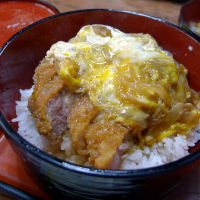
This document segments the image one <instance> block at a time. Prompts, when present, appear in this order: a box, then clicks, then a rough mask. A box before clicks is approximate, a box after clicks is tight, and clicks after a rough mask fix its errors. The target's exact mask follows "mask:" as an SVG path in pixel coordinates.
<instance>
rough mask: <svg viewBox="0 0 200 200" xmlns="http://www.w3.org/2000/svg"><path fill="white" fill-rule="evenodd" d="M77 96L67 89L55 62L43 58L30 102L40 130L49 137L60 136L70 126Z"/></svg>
mask: <svg viewBox="0 0 200 200" xmlns="http://www.w3.org/2000/svg"><path fill="white" fill-rule="evenodd" d="M76 97H77V95H73V94H71V93H69V92H68V91H67V88H66V86H65V83H64V81H63V80H62V79H60V77H59V76H58V74H57V72H56V69H55V64H54V63H52V62H50V60H47V59H43V60H42V62H41V63H40V64H39V66H38V67H37V68H36V70H35V75H34V90H33V93H32V96H31V97H30V98H29V102H28V109H29V110H30V112H31V113H32V116H33V117H34V118H35V119H36V121H37V125H36V126H37V129H38V132H39V133H40V134H42V135H45V136H48V137H49V138H57V137H60V136H61V135H62V133H63V132H64V131H65V130H66V129H67V128H68V126H67V115H68V113H69V107H70V106H71V104H72V103H73V102H74V99H75V98H76Z"/></svg>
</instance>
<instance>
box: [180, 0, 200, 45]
mask: <svg viewBox="0 0 200 200" xmlns="http://www.w3.org/2000/svg"><path fill="white" fill-rule="evenodd" d="M197 1H199V0H190V1H188V2H186V3H184V4H183V5H182V6H181V9H180V13H179V24H180V27H183V26H186V27H187V29H188V30H189V31H190V32H188V33H189V34H190V35H191V36H192V37H193V38H195V39H196V40H197V41H198V42H199V43H200V34H199V33H197V32H196V31H195V30H194V29H193V28H191V27H190V25H189V24H188V22H186V21H185V18H184V16H183V10H184V9H186V7H187V6H188V5H189V4H191V3H195V2H197Z"/></svg>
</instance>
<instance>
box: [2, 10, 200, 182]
mask: <svg viewBox="0 0 200 200" xmlns="http://www.w3.org/2000/svg"><path fill="white" fill-rule="evenodd" d="M98 11H106V12H123V13H130V14H133V15H137V16H142V17H147V18H150V19H153V20H157V21H159V22H162V23H165V24H167V25H169V26H172V27H173V28H176V29H178V30H179V31H181V32H183V33H184V34H186V35H188V36H189V37H191V38H192V39H193V40H195V41H196V42H198V40H196V38H193V37H192V35H190V34H189V33H187V32H186V31H184V30H182V29H181V28H180V27H178V26H176V25H174V24H172V23H170V22H168V21H165V20H163V19H159V18H156V17H153V16H150V15H146V14H142V13H138V12H133V11H127V10H119V9H82V10H74V11H69V12H64V13H59V14H56V15H52V16H50V17H47V18H44V19H41V20H39V21H37V22H34V23H33V24H30V25H29V26H27V27H25V28H23V29H22V30H20V31H19V32H17V33H16V34H15V35H14V36H12V37H11V38H10V39H9V40H8V41H7V42H6V43H5V44H4V45H3V47H2V49H0V56H1V54H2V53H3V51H4V50H5V49H6V47H7V46H8V45H9V43H10V42H12V41H13V40H14V39H15V38H16V37H17V36H18V35H20V34H22V33H23V32H25V31H26V30H28V29H30V28H31V27H33V26H35V25H37V24H39V23H42V22H43V21H47V20H50V19H52V18H56V17H59V16H62V15H70V14H74V13H79V12H98ZM0 128H1V129H2V131H3V132H4V134H5V136H6V137H7V138H8V141H9V139H12V141H13V142H14V143H15V144H16V145H19V146H20V148H21V149H23V150H25V151H27V152H28V153H30V154H32V155H34V156H35V157H37V158H39V159H42V160H44V161H45V162H48V163H50V164H51V165H56V166H57V167H59V168H62V169H64V170H69V171H73V172H77V173H84V174H87V175H94V176H101V177H112V178H115V177H116V178H117V177H118V178H119V177H123V178H125V177H130V176H131V177H135V178H137V177H140V178H146V177H152V176H155V175H157V176H159V175H161V174H166V173H169V172H171V171H174V170H177V169H178V168H181V167H183V166H185V165H188V164H190V163H191V162H194V161H196V160H197V159H198V158H199V157H200V149H198V150H196V151H195V152H192V153H191V154H189V155H187V156H185V157H183V158H180V159H178V160H176V161H173V162H170V163H167V164H164V165H160V166H155V167H149V168H142V169H133V170H109V169H97V168H92V167H85V166H80V165H77V164H73V163H70V162H68V161H64V160H61V159H59V158H56V157H54V156H51V155H49V154H48V153H45V152H44V151H42V150H40V149H38V148H36V147H35V146H34V145H32V144H31V143H29V142H28V141H26V140H25V139H24V138H23V137H22V136H20V135H19V134H18V133H17V131H15V130H14V129H13V128H12V126H11V125H10V124H9V123H8V121H7V120H6V118H5V117H4V116H3V114H2V112H1V111H0ZM11 146H12V145H11Z"/></svg>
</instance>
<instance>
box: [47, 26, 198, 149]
mask: <svg viewBox="0 0 200 200" xmlns="http://www.w3.org/2000/svg"><path fill="white" fill-rule="evenodd" d="M47 58H49V59H52V58H53V62H55V63H56V65H57V66H58V69H59V76H60V77H61V78H62V79H63V80H65V82H66V84H67V85H68V86H69V88H71V90H72V91H73V92H75V93H84V94H87V95H88V96H89V99H90V101H91V103H92V104H93V105H94V106H96V107H98V108H99V110H100V111H101V114H100V115H99V116H98V118H106V119H115V120H116V121H117V122H121V123H122V124H123V125H124V126H126V127H128V128H129V129H130V131H132V133H133V134H134V135H136V136H137V137H138V139H139V141H140V142H141V143H146V144H149V145H151V144H153V143H154V142H156V141H159V140H162V139H163V138H164V137H167V136H169V135H171V134H173V133H176V132H178V133H180V134H185V135H186V134H188V133H189V132H190V131H191V129H193V128H194V127H195V126H196V125H197V123H198V121H199V118H200V112H199V110H198V109H197V108H196V107H197V103H198V101H199V96H198V95H197V94H196V92H195V91H193V90H192V89H190V87H189V86H188V82H187V78H186V75H187V69H186V68H185V67H184V66H183V65H181V64H178V63H177V62H176V61H175V60H174V59H173V57H172V55H170V53H168V52H166V51H163V50H162V49H161V48H160V47H159V46H158V44H157V42H156V41H155V39H154V38H152V37H151V36H150V35H149V34H125V33H123V32H121V31H119V30H117V29H114V28H112V27H109V26H103V25H92V26H85V27H83V28H82V29H81V30H80V31H79V32H78V34H77V36H76V37H75V38H73V39H72V40H70V41H69V42H58V43H56V44H54V45H53V46H52V48H51V49H50V51H49V52H48V53H47Z"/></svg>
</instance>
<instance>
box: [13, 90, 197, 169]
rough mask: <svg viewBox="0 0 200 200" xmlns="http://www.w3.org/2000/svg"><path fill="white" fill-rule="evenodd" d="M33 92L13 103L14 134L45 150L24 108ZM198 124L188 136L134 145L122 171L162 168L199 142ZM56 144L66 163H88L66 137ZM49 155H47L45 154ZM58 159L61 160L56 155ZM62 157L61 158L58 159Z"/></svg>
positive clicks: (47, 143) (44, 140) (24, 93)
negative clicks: (14, 116)
mask: <svg viewBox="0 0 200 200" xmlns="http://www.w3.org/2000/svg"><path fill="white" fill-rule="evenodd" d="M32 92H33V88H31V89H27V90H20V93H21V101H16V114H17V117H16V118H15V119H13V120H12V121H13V122H18V126H19V128H18V133H19V134H20V135H21V136H22V137H23V138H25V139H26V140H27V141H29V142H30V143H31V144H33V145H34V146H36V147H37V148H39V149H41V150H44V151H45V150H47V149H48V147H49V146H50V145H52V143H51V141H50V140H49V139H47V138H46V137H44V136H42V135H40V134H39V133H38V131H37V129H36V121H35V119H34V118H32V117H31V113H30V112H29V110H28V108H27V105H28V99H29V97H30V96H31V94H32ZM199 133H200V123H199V124H198V125H197V127H196V128H195V129H194V130H193V131H192V133H191V134H190V135H189V136H187V137H186V136H185V135H179V134H178V135H177V136H174V135H172V136H170V137H168V138H164V139H163V140H162V141H161V142H159V143H156V144H154V145H153V146H152V147H151V148H149V147H148V146H144V147H143V149H139V148H138V147H137V146H133V147H131V148H132V150H131V152H132V153H129V154H126V155H124V156H123V162H122V169H127V170H128V169H138V168H147V167H152V166H158V165H163V164H166V163H169V162H172V161H174V160H177V159H180V158H182V157H184V156H186V155H188V154H189V152H188V149H189V147H193V146H194V145H195V143H196V142H197V141H198V140H200V134H199ZM62 140H63V141H62V142H61V145H60V150H61V151H63V153H62V154H66V158H67V160H69V161H71V162H76V163H77V161H78V160H79V163H81V162H82V163H84V164H85V165H86V166H88V163H87V162H85V161H84V160H82V161H81V162H80V160H81V159H82V158H81V157H80V156H79V155H77V154H76V153H75V151H74V149H73V145H72V142H71V139H70V137H69V136H64V137H63V139H62ZM126 148H129V144H122V145H121V146H120V149H126ZM49 153H50V154H51V152H49ZM57 156H58V157H62V156H60V155H57ZM62 158H63V157H62Z"/></svg>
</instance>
